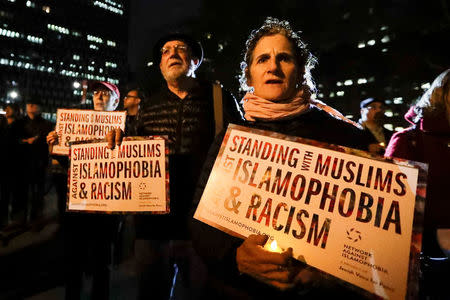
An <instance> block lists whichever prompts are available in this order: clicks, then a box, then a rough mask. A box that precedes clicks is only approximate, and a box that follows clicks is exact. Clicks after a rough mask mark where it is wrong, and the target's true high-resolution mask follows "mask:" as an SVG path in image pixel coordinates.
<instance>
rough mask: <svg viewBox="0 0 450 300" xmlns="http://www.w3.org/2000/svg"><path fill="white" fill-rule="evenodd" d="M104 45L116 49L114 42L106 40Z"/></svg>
mask: <svg viewBox="0 0 450 300" xmlns="http://www.w3.org/2000/svg"><path fill="white" fill-rule="evenodd" d="M106 44H107V45H108V46H111V47H116V42H114V41H110V40H107V41H106Z"/></svg>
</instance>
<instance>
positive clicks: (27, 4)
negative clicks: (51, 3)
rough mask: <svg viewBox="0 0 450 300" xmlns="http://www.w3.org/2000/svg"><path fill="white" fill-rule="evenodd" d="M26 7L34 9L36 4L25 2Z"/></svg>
mask: <svg viewBox="0 0 450 300" xmlns="http://www.w3.org/2000/svg"><path fill="white" fill-rule="evenodd" d="M26 6H27V7H33V8H34V7H36V4H35V3H34V2H31V1H27V2H26Z"/></svg>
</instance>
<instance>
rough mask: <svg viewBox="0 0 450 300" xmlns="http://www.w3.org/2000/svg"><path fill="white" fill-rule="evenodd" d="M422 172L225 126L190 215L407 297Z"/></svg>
mask: <svg viewBox="0 0 450 300" xmlns="http://www.w3.org/2000/svg"><path fill="white" fill-rule="evenodd" d="M425 169H427V166H426V165H424V164H421V163H413V162H405V161H403V162H400V161H391V160H389V161H388V160H386V159H382V158H379V157H372V156H371V155H370V154H368V153H365V152H362V151H358V150H354V149H349V148H344V147H339V146H333V145H328V144H325V143H319V142H313V141H310V140H305V139H301V138H296V137H289V136H285V135H282V134H278V133H273V132H268V131H262V130H256V129H250V128H246V127H241V126H236V125H230V126H229V128H228V131H227V133H226V135H225V138H224V140H223V143H222V146H221V149H220V152H219V155H218V156H217V159H216V162H215V164H214V167H213V169H212V172H211V175H210V177H209V180H208V183H207V185H206V188H205V190H204V193H203V196H202V198H201V201H200V203H199V205H198V208H197V211H196V213H195V216H194V217H195V218H196V219H198V220H200V221H202V222H205V223H207V224H209V225H211V226H213V227H216V228H218V229H220V230H223V231H225V232H227V233H229V234H231V235H234V236H238V237H242V238H245V237H247V236H249V235H250V234H266V235H268V236H269V237H270V239H275V240H276V241H277V243H278V246H279V247H280V248H281V249H287V248H288V247H292V248H293V250H294V257H296V258H301V259H302V260H306V263H307V264H309V265H311V266H313V267H316V268H318V269H320V270H322V271H324V272H327V273H329V274H331V275H333V276H335V277H337V278H339V279H341V280H344V281H346V282H348V283H351V284H352V285H355V286H357V287H360V288H362V289H364V290H366V291H369V292H371V293H374V294H376V295H378V296H381V297H385V298H390V299H404V298H405V296H406V294H407V282H408V272H409V271H411V272H412V273H414V272H415V271H414V270H416V269H414V268H416V267H417V265H415V264H414V263H412V264H410V254H411V257H413V259H412V260H413V261H414V262H416V261H417V259H416V258H417V256H418V255H417V254H418V252H419V250H420V242H421V241H420V238H419V239H416V238H415V239H414V243H413V247H412V246H411V245H412V242H411V239H412V237H413V233H414V232H415V229H414V232H413V220H414V216H415V203H416V198H417V200H418V201H422V204H423V198H421V197H419V196H418V195H417V190H418V188H419V187H420V189H422V190H424V189H425V179H424V178H425V177H426V171H425ZM419 177H420V178H421V180H420V182H419V185H418V179H419ZM416 209H417V210H418V211H416V214H417V213H423V205H419V206H417V208H416ZM416 221H417V220H416ZM418 228H420V226H418ZM412 248H414V249H415V250H414V251H413V252H414V253H412V252H411V249H412ZM410 265H411V267H412V269H410V268H409V267H410ZM413 265H414V266H413ZM412 273H411V274H412ZM412 277H414V276H413V275H411V276H410V278H412Z"/></svg>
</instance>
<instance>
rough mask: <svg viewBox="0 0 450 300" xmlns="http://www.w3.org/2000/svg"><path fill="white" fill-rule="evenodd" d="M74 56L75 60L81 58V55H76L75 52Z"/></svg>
mask: <svg viewBox="0 0 450 300" xmlns="http://www.w3.org/2000/svg"><path fill="white" fill-rule="evenodd" d="M72 58H73V60H80V56H79V55H76V54H74V55H73V56H72Z"/></svg>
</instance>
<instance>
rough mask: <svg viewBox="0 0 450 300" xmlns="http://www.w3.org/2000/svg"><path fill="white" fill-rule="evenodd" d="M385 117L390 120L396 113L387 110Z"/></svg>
mask: <svg viewBox="0 0 450 300" xmlns="http://www.w3.org/2000/svg"><path fill="white" fill-rule="evenodd" d="M384 115H385V116H386V117H388V118H391V117H392V116H394V113H393V112H392V110H386V111H385V112H384Z"/></svg>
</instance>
